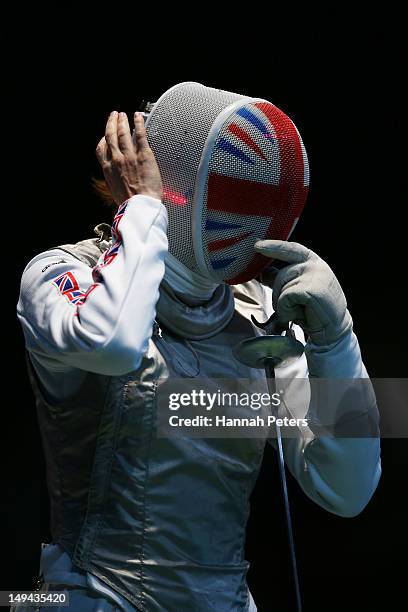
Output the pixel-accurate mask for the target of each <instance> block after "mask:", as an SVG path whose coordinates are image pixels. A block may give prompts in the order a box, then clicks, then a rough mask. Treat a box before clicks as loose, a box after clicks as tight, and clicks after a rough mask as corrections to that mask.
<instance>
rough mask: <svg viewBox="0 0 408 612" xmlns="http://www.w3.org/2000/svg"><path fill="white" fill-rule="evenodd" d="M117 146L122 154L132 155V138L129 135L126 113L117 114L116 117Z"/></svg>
mask: <svg viewBox="0 0 408 612" xmlns="http://www.w3.org/2000/svg"><path fill="white" fill-rule="evenodd" d="M117 133H118V144H119V149H120V150H121V152H122V153H123V154H126V153H127V154H129V153H134V146H133V143H132V137H131V135H130V127H129V121H128V118H127V115H126V113H119V117H118V132H117Z"/></svg>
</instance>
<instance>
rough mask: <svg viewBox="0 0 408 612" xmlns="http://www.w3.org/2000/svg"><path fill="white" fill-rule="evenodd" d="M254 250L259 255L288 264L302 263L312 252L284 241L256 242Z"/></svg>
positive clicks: (297, 244) (295, 243)
mask: <svg viewBox="0 0 408 612" xmlns="http://www.w3.org/2000/svg"><path fill="white" fill-rule="evenodd" d="M254 249H255V251H256V252H257V253H260V254H261V255H265V256H266V257H271V258H272V259H279V260H280V261H286V262H288V263H303V262H304V261H306V260H307V259H309V258H310V256H311V255H312V251H311V250H310V249H308V248H307V247H305V246H303V244H299V243H298V242H288V241H286V240H257V242H255V245H254Z"/></svg>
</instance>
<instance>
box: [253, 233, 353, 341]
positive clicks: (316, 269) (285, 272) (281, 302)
mask: <svg viewBox="0 0 408 612" xmlns="http://www.w3.org/2000/svg"><path fill="white" fill-rule="evenodd" d="M254 249H255V251H256V252H257V253H261V254H262V255H265V256H266V257H271V258H272V259H277V260H280V261H285V262H287V263H288V265H287V266H285V267H284V268H282V269H281V270H280V271H279V273H278V274H277V276H276V277H275V279H274V282H273V286H272V289H273V292H272V303H273V308H274V310H275V311H276V313H277V315H278V318H279V320H280V321H281V322H282V323H288V322H289V321H293V322H294V323H297V324H298V325H300V326H301V327H302V329H303V331H304V332H305V334H307V335H308V336H309V339H310V341H311V342H313V344H317V345H320V346H322V345H327V344H332V343H334V342H337V341H338V340H340V338H341V337H342V336H343V335H344V334H345V333H346V332H347V331H349V330H350V329H352V325H353V321H352V318H351V316H350V313H349V311H348V310H347V302H346V298H345V295H344V293H343V290H342V288H341V286H340V283H339V282H338V280H337V278H336V277H335V275H334V274H333V271H332V270H331V268H330V267H329V266H328V265H327V263H326V262H325V261H323V259H321V257H319V256H318V255H316V253H314V252H313V251H311V250H310V249H308V248H306V247H305V246H303V245H301V244H299V243H297V242H287V241H284V240H258V241H257V242H256V243H255V246H254ZM266 282H267V281H266Z"/></svg>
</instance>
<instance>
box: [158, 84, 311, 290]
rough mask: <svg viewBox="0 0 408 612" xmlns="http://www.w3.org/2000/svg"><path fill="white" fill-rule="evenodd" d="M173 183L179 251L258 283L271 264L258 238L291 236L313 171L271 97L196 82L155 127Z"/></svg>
mask: <svg viewBox="0 0 408 612" xmlns="http://www.w3.org/2000/svg"><path fill="white" fill-rule="evenodd" d="M146 129H147V136H148V140H149V143H150V146H151V148H152V150H153V153H154V155H155V157H156V160H157V163H158V165H159V168H160V172H161V175H162V179H163V186H164V195H163V202H164V204H165V206H166V208H167V211H168V217H169V230H168V235H169V236H168V237H169V252H170V253H171V255H173V256H174V257H175V258H176V259H177V260H178V261H179V262H181V263H182V264H184V266H186V267H187V268H188V269H189V270H191V271H192V272H193V273H196V274H198V275H200V276H201V277H205V278H206V279H208V280H209V281H212V282H214V283H222V282H224V283H229V284H237V283H242V282H245V281H247V280H250V279H252V278H254V277H255V276H257V274H258V273H259V272H260V271H261V270H262V269H263V268H264V267H265V266H266V265H268V264H269V263H270V259H268V258H266V257H263V256H262V255H259V254H256V253H255V252H254V250H253V245H254V243H255V241H256V239H267V238H272V239H281V240H287V238H288V237H289V235H290V233H291V231H292V229H293V227H294V226H295V224H296V221H297V220H298V218H299V215H300V213H301V212H302V209H303V207H304V204H305V201H306V196H307V190H308V184H309V168H308V161H307V156H306V151H305V148H304V146H303V143H302V140H301V137H300V135H299V133H298V131H297V129H296V127H295V125H294V124H293V122H292V121H291V120H290V119H289V118H288V117H287V116H286V115H285V114H284V113H283V112H282V111H281V110H279V109H278V108H277V107H276V106H274V105H273V104H271V103H270V102H267V101H265V100H261V99H257V98H250V97H247V96H243V95H239V94H235V93H230V92H227V91H222V90H219V89H212V88H210V87H205V86H204V85H200V84H199V83H193V82H191V83H190V82H187V83H180V84H178V85H175V86H174V87H172V88H171V89H169V90H168V91H166V92H165V93H164V94H163V95H162V96H161V97H160V98H159V100H158V101H157V102H156V103H155V104H154V105H153V107H152V110H151V112H150V114H149V116H148V118H147V121H146Z"/></svg>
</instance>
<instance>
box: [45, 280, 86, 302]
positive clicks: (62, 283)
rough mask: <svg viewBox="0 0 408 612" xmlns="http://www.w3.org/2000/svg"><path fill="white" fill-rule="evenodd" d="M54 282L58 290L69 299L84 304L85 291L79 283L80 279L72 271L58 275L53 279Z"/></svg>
mask: <svg viewBox="0 0 408 612" xmlns="http://www.w3.org/2000/svg"><path fill="white" fill-rule="evenodd" d="M52 284H53V285H54V286H55V287H56V288H57V289H58V292H59V293H60V294H61V295H63V296H64V297H66V298H67V300H68V301H69V302H70V303H71V304H74V305H75V306H79V305H81V304H83V302H84V298H85V295H86V294H85V292H84V291H81V289H80V288H79V285H78V281H77V279H76V278H75V276H74V275H73V273H72V272H65V273H64V274H61V276H57V278H56V279H54V280H53V282H52Z"/></svg>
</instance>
